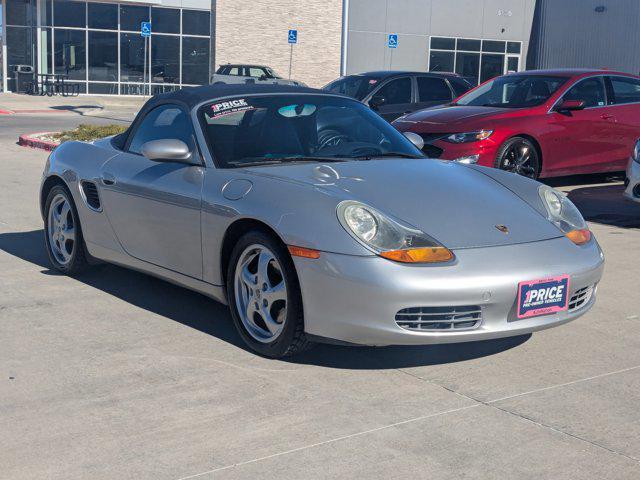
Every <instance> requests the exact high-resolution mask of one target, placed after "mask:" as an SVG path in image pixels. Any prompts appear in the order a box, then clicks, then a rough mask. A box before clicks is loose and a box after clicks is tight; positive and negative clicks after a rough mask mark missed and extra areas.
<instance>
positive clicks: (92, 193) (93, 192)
mask: <svg viewBox="0 0 640 480" xmlns="http://www.w3.org/2000/svg"><path fill="white" fill-rule="evenodd" d="M80 187H81V189H82V195H83V196H84V200H85V202H87V206H88V207H89V208H90V209H92V210H95V211H96V212H99V211H100V210H101V209H102V206H101V205H100V195H98V187H97V186H96V184H95V183H93V182H88V181H86V180H83V181H82V182H80Z"/></svg>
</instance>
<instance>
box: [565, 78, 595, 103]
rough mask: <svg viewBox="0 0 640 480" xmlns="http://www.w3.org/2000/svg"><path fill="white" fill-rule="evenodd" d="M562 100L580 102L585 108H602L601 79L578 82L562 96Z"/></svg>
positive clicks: (587, 79)
mask: <svg viewBox="0 0 640 480" xmlns="http://www.w3.org/2000/svg"><path fill="white" fill-rule="evenodd" d="M563 99H564V100H582V101H583V102H585V106H586V107H602V106H603V105H604V104H605V96H604V83H603V81H602V77H593V78H586V79H584V80H581V81H579V82H578V83H576V84H575V85H574V86H573V87H571V88H570V89H569V90H567V93H565V94H564V96H563Z"/></svg>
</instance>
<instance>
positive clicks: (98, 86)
mask: <svg viewBox="0 0 640 480" xmlns="http://www.w3.org/2000/svg"><path fill="white" fill-rule="evenodd" d="M89 93H97V94H101V95H117V94H118V84H117V83H91V82H89Z"/></svg>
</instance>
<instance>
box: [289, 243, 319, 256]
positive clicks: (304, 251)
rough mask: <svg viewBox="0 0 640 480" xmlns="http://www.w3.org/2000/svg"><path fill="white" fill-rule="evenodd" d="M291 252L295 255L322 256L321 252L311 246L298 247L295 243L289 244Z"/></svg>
mask: <svg viewBox="0 0 640 480" xmlns="http://www.w3.org/2000/svg"><path fill="white" fill-rule="evenodd" d="M287 248H288V249H289V253H290V254H291V255H293V256H294V257H303V258H320V252H319V251H318V250H313V249H311V248H304V247H296V246H295V245H289V246H287Z"/></svg>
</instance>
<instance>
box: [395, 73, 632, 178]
mask: <svg viewBox="0 0 640 480" xmlns="http://www.w3.org/2000/svg"><path fill="white" fill-rule="evenodd" d="M393 125H395V126H396V127H397V128H398V129H399V130H400V131H404V132H407V131H409V132H415V133H417V134H419V135H420V136H422V138H423V139H424V141H425V146H424V148H423V151H424V152H425V153H426V154H427V155H428V156H430V157H434V158H441V159H445V160H454V161H458V162H462V163H477V164H479V165H484V166H487V167H495V168H501V169H503V170H508V171H512V172H516V173H519V174H521V175H525V176H528V177H531V178H538V177H553V176H559V175H573V174H577V173H596V172H610V171H619V170H624V169H625V166H626V162H627V160H628V158H629V155H630V153H631V151H632V150H633V147H634V145H635V142H636V140H638V138H640V77H637V76H635V75H629V74H626V73H620V72H612V71H607V70H578V69H563V70H535V71H529V72H520V73H512V74H509V75H504V76H501V77H496V78H494V79H492V80H489V81H487V82H485V83H483V84H482V85H480V86H478V87H476V88H474V89H473V90H471V91H469V92H467V93H466V94H464V95H462V96H461V97H459V98H457V99H456V100H455V101H454V102H453V103H450V104H448V105H446V106H442V107H435V108H429V109H426V110H420V111H418V112H414V113H412V114H409V115H405V116H403V117H400V118H399V119H397V120H396V121H395V122H393Z"/></svg>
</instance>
